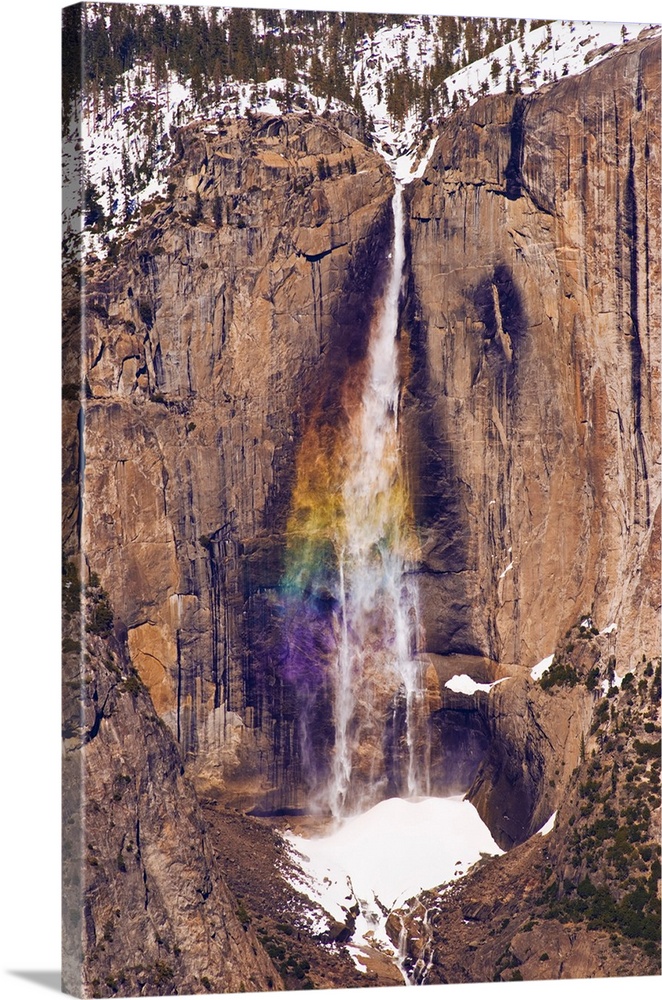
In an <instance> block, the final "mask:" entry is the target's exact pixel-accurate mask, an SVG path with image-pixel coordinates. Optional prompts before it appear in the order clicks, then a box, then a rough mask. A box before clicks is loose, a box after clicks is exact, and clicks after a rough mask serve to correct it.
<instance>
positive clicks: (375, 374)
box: [327, 185, 428, 818]
mask: <svg viewBox="0 0 662 1000" xmlns="http://www.w3.org/2000/svg"><path fill="white" fill-rule="evenodd" d="M393 219H394V238H393V248H392V252H391V255H390V269H389V275H388V281H387V284H386V288H385V290H384V293H383V296H382V298H381V302H380V304H379V307H378V312H377V314H376V316H375V320H374V321H373V324H372V328H371V332H370V340H369V345H368V361H367V371H366V376H365V384H364V389H363V398H362V400H361V405H360V407H359V409H358V411H357V413H356V414H355V415H354V417H353V418H352V419H351V427H350V434H349V436H348V439H347V440H348V443H347V454H346V458H345V463H346V464H345V475H344V480H343V486H342V502H343V514H344V516H343V519H342V529H341V534H342V537H339V538H337V539H336V551H337V555H338V563H339V583H338V586H339V610H338V621H337V648H338V655H337V666H336V673H335V678H334V720H333V721H334V726H335V748H334V758H333V768H332V774H331V780H330V784H329V787H328V789H327V796H328V805H329V807H330V809H331V812H332V814H333V815H334V816H335V817H336V818H337V817H339V816H341V815H344V814H346V813H347V812H348V811H353V810H356V809H357V808H361V807H362V806H365V805H371V804H373V802H374V800H375V799H374V794H375V790H376V789H377V788H378V787H379V783H380V781H382V782H383V780H384V775H383V774H375V775H373V776H372V779H373V780H372V781H369V782H367V785H368V787H367V789H366V791H365V792H364V793H363V795H362V794H361V793H360V792H359V791H358V790H356V789H354V790H352V783H353V782H352V778H353V774H354V773H355V770H356V764H355V758H356V757H357V754H358V755H359V756H360V750H361V743H362V740H364V739H365V740H367V741H368V742H369V741H370V739H371V738H372V740H373V743H374V742H375V741H376V740H377V739H378V736H376V735H375V733H374V731H372V732H371V729H372V727H373V726H374V724H375V723H376V722H377V720H376V719H375V714H376V713H375V711H374V709H375V707H376V706H375V705H374V698H375V695H376V694H377V692H378V691H379V690H383V689H384V688H389V689H390V690H392V691H394V692H395V695H396V696H397V697H398V698H399V699H400V700H401V701H403V702H404V713H405V739H406V745H407V750H406V753H407V768H406V779H405V781H406V784H405V787H402V788H401V789H400V792H401V794H405V795H407V796H414V795H420V794H426V792H427V790H428V789H427V765H426V762H425V761H421V760H420V759H419V758H420V756H421V752H420V748H421V743H423V744H425V743H426V740H423V741H421V740H420V739H419V740H418V741H417V739H416V735H415V728H416V715H417V711H418V709H419V708H420V705H421V702H422V698H423V693H422V690H421V677H420V673H421V670H420V665H419V664H418V663H417V661H416V660H415V649H416V645H417V632H418V628H419V624H418V619H419V616H418V607H417V588H416V585H415V582H414V578H413V577H412V576H411V575H410V574H408V570H409V569H410V568H411V563H412V559H413V554H414V545H413V533H412V529H411V528H410V527H409V523H408V517H407V499H406V489H405V483H404V472H403V468H402V457H401V448H400V441H399V428H398V407H399V395H400V372H399V360H398V353H399V344H398V319H399V299H400V290H401V284H402V275H403V268H404V261H405V239H404V209H403V197H402V189H401V187H400V186H399V185H397V187H396V192H395V195H394V198H393ZM371 716H372V718H371ZM382 719H383V716H382ZM372 749H373V753H372V761H373V767H374V761H375V758H378V756H379V755H378V754H376V753H375V752H374V751H375V747H374V746H373V748H372ZM417 751H418V752H417ZM422 756H423V757H425V752H423V754H422ZM363 780H364V783H365V775H364V776H363ZM371 798H372V801H370V799H371ZM366 799H367V800H368V801H366Z"/></svg>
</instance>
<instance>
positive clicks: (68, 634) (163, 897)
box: [63, 563, 282, 997]
mask: <svg viewBox="0 0 662 1000" xmlns="http://www.w3.org/2000/svg"><path fill="white" fill-rule="evenodd" d="M66 569H67V572H66V574H65V577H64V585H65V601H64V604H65V640H64V654H65V655H64V688H63V692H64V698H63V707H64V732H63V735H64V747H63V749H64V761H63V763H64V768H63V774H64V794H63V820H64V825H63V889H64V909H63V930H64V964H63V986H64V988H65V989H66V990H67V991H68V992H72V993H74V994H75V995H78V996H88V997H101V996H113V995H115V994H118V993H119V995H121V996H137V995H145V994H149V995H157V996H170V995H173V994H174V993H200V992H204V991H205V990H206V991H214V992H231V993H236V992H240V991H243V990H271V989H282V981H281V978H280V976H279V974H278V973H277V972H276V970H275V968H274V966H273V964H272V962H271V960H270V959H269V958H268V956H267V954H266V952H265V951H264V949H263V948H262V946H261V944H260V943H259V942H258V940H257V938H256V936H255V932H254V930H253V929H252V928H251V927H250V926H249V922H247V921H246V919H245V918H244V917H243V916H242V910H241V907H240V906H239V905H238V903H237V901H236V900H235V899H234V898H233V896H232V894H231V893H230V892H229V891H228V889H227V888H226V886H225V884H224V881H223V877H222V872H220V871H219V869H218V867H217V866H216V865H215V864H214V863H213V860H212V851H211V848H210V845H209V842H208V838H207V836H206V830H205V824H204V822H203V820H202V814H201V812H200V808H199V806H198V802H197V799H196V796H195V792H194V791H193V788H192V786H191V784H190V781H189V780H188V779H187V778H186V777H184V773H183V767H182V760H181V755H180V752H179V748H178V747H177V745H176V743H175V741H174V739H173V737H172V735H171V734H170V732H169V731H168V729H167V727H166V726H165V725H164V723H163V722H162V721H161V720H160V719H159V717H158V716H157V715H155V713H154V708H153V705H152V702H151V700H150V697H149V694H148V693H147V691H146V689H145V688H144V686H143V685H142V684H141V682H140V680H139V679H138V676H137V674H136V672H135V670H134V669H133V667H132V666H131V663H130V662H129V661H128V658H127V656H126V651H125V647H124V646H123V644H122V643H120V642H118V641H117V639H116V638H115V637H114V636H113V635H112V617H111V614H110V611H109V605H108V603H107V598H106V595H105V594H104V592H103V591H102V590H101V589H100V588H99V587H98V586H91V587H88V588H87V589H86V595H85V598H84V601H83V607H84V609H85V624H86V643H85V655H84V658H83V659H82V660H81V655H80V635H81V621H80V615H79V614H78V613H77V610H76V604H77V600H78V580H77V574H76V572H75V570H74V568H73V564H72V563H69V564H68V565H67V567H66Z"/></svg>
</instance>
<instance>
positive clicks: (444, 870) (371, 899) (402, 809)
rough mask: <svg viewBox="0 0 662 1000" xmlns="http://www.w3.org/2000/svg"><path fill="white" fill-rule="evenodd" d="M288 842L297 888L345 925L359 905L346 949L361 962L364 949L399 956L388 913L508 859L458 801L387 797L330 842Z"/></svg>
mask: <svg viewBox="0 0 662 1000" xmlns="http://www.w3.org/2000/svg"><path fill="white" fill-rule="evenodd" d="M285 842H286V844H287V846H288V848H289V852H290V856H291V859H292V862H293V865H294V871H293V872H292V871H291V872H289V873H288V874H287V877H288V880H289V881H290V884H291V885H292V886H293V888H295V889H296V890H297V891H299V892H301V893H303V894H304V895H306V896H308V898H309V899H311V900H312V901H313V902H314V903H317V904H319V906H321V907H322V908H323V910H324V911H325V912H326V914H328V915H329V917H330V918H331V919H332V920H335V921H339V922H340V923H344V922H345V920H346V918H347V915H348V911H349V910H350V909H351V908H352V907H356V905H357V904H358V907H359V912H358V916H357V917H356V929H355V931H354V934H353V937H352V940H351V943H350V946H349V950H350V953H351V954H353V957H354V959H355V961H357V962H359V961H360V956H361V948H362V947H371V946H372V947H377V948H380V949H381V950H384V951H387V952H390V953H391V954H394V953H395V949H394V948H393V945H392V944H391V942H390V940H389V938H388V937H387V934H386V918H387V916H388V913H389V912H390V911H391V910H393V909H395V908H396V907H398V906H402V905H403V903H405V902H406V901H407V900H408V899H411V898H412V897H415V896H416V895H418V894H419V893H420V892H421V891H422V890H423V889H431V888H434V887H435V886H438V885H442V884H444V883H447V882H452V881H454V880H456V879H458V878H460V877H461V876H463V875H465V874H466V873H467V871H468V870H469V868H470V867H471V866H472V865H473V864H475V862H476V861H479V860H480V858H481V856H482V855H499V854H503V851H502V850H501V849H500V848H499V847H498V846H497V844H496V843H495V842H494V840H493V839H492V835H491V834H490V831H489V830H488V828H487V826H486V825H485V824H484V823H483V821H482V820H481V818H480V816H479V815H478V813H477V811H476V810H475V808H474V807H473V806H472V805H471V803H470V802H468V801H467V800H465V799H463V798H462V797H461V796H452V797H450V798H420V799H398V798H393V799H386V800H385V801H383V802H379V803H378V804H377V805H376V806H373V807H372V809H369V810H368V811H367V812H365V813H362V814H361V815H358V816H352V817H350V818H348V819H346V820H344V821H343V822H341V824H340V825H338V826H337V827H335V828H333V829H331V830H330V832H329V833H328V834H327V835H326V836H322V837H317V838H306V837H301V836H295V835H294V834H293V833H287V834H286V835H285ZM327 926H328V921H327V920H325V919H318V920H317V922H316V925H315V930H316V932H317V933H320V934H322V933H323V932H324V931H325V930H326V928H327Z"/></svg>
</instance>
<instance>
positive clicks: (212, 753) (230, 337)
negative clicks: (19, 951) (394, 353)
mask: <svg viewBox="0 0 662 1000" xmlns="http://www.w3.org/2000/svg"><path fill="white" fill-rule="evenodd" d="M392 191H393V181H392V178H391V174H390V172H389V170H388V168H387V167H386V165H385V163H384V161H383V160H382V159H381V158H380V157H379V156H377V155H376V154H374V153H372V152H370V151H369V150H368V149H366V147H364V146H363V145H362V144H361V143H360V142H358V141H357V140H355V139H353V138H351V137H350V136H349V135H347V134H345V133H343V132H341V131H340V130H339V129H338V128H337V127H336V126H335V125H333V124H332V123H330V122H328V121H325V120H322V119H315V118H313V117H312V116H311V115H288V116H286V117H285V118H273V117H272V118H269V117H267V116H264V115H263V116H256V117H254V118H247V119H245V120H232V121H231V122H229V123H227V124H223V123H221V124H220V125H219V124H218V123H217V122H209V123H205V124H202V125H195V126H190V127H187V128H183V129H181V130H180V131H179V132H178V133H177V136H176V154H175V160H174V164H173V169H172V175H171V183H170V187H169V198H168V200H167V201H166V202H161V203H158V204H154V205H153V206H152V207H151V208H152V211H151V214H150V212H149V210H148V211H147V212H146V218H145V220H144V224H143V226H142V228H141V230H140V231H139V232H138V234H137V235H136V237H135V238H133V239H132V240H131V242H130V243H127V244H125V245H124V246H123V247H122V250H121V252H120V253H119V256H117V255H115V259H114V260H113V259H111V260H109V261H107V262H105V263H104V264H98V265H96V266H93V267H92V268H91V269H90V270H89V271H88V272H87V273H86V283H85V291H86V294H85V299H84V303H85V306H84V309H85V312H84V317H85V357H84V359H83V370H84V372H85V385H86V399H85V400H84V403H83V415H82V419H83V421H84V440H85V459H86V466H85V472H84V480H81V485H82V487H83V489H82V498H83V499H82V508H81V507H77V506H76V503H75V497H72V498H71V501H70V503H69V504H68V505H67V513H68V515H69V523H70V525H71V534H70V541H69V551H74V550H75V546H76V544H77V537H76V531H75V526H76V523H77V522H79V524H80V543H81V547H82V550H83V551H84V553H85V557H86V560H87V563H88V565H89V568H90V570H92V571H94V572H96V573H98V574H99V576H100V578H101V582H102V584H103V585H104V587H105V588H106V589H107V590H108V592H109V594H110V595H111V599H112V603H113V606H114V608H115V613H116V619H117V623H118V628H119V629H120V632H121V633H122V634H124V635H126V638H127V643H128V649H129V652H130V655H131V659H132V662H133V663H134V665H135V667H136V669H137V670H138V672H139V674H140V677H141V679H142V681H143V682H144V683H145V685H146V686H147V687H148V689H149V691H150V694H151V697H152V699H153V701H154V705H155V708H156V710H157V712H158V714H159V716H160V717H161V718H162V719H164V720H165V722H166V724H167V725H168V727H169V728H170V730H171V732H172V733H173V734H174V735H175V736H176V738H177V739H178V740H179V742H180V744H181V746H182V748H183V750H184V753H185V756H186V757H187V759H188V761H189V766H190V768H191V773H193V772H194V771H195V773H196V774H197V777H198V780H199V781H200V782H201V783H204V782H211V783H212V784H216V785H218V784H219V783H222V782H223V781H225V782H228V781H230V780H231V778H232V776H233V775H239V776H240V779H241V788H242V791H243V792H245V793H246V794H247V795H248V796H249V797H250V795H253V796H254V795H255V794H256V793H257V791H258V790H263V791H264V790H265V789H267V790H268V789H269V788H271V787H273V788H275V789H277V793H276V794H277V795H281V794H287V791H286V789H287V787H288V786H289V785H291V784H292V783H293V782H294V778H292V774H293V773H294V771H295V769H296V760H295V758H296V753H297V743H298V740H297V737H296V735H295V732H294V727H295V722H294V718H293V711H294V709H293V705H292V704H291V702H292V698H291V695H288V692H287V690H286V689H285V688H284V687H283V683H282V681H281V679H280V678H279V676H278V674H277V669H276V667H277V662H276V660H277V655H276V653H275V652H274V650H275V648H276V647H277V644H278V624H279V607H278V595H277V588H278V584H279V582H280V578H281V575H282V571H283V565H282V563H283V532H284V529H285V524H286V518H287V513H288V505H289V498H290V490H291V486H292V479H293V475H294V462H295V455H296V450H297V446H298V444H299V442H300V440H301V436H302V433H303V430H304V429H305V422H306V419H307V415H309V414H310V413H312V412H313V410H316V411H317V412H318V414H321V416H320V417H319V419H320V420H321V421H322V422H327V423H328V425H329V426H333V424H334V421H337V420H339V419H340V417H339V412H338V410H339V399H340V396H339V393H340V389H341V386H342V383H343V379H344V374H345V372H346V371H347V369H348V367H349V366H350V365H351V364H352V363H354V362H355V361H356V360H357V359H360V358H361V356H362V354H363V352H364V351H365V341H366V335H367V322H368V319H369V311H370V306H371V301H372V297H373V295H372V290H373V286H374V284H375V283H376V282H378V281H379V280H380V275H381V271H382V262H383V260H384V259H385V257H386V251H385V245H386V243H387V242H388V241H389V240H390V236H391V228H392V221H391V213H390V206H389V202H390V197H391V195H392ZM112 256H113V255H112V254H111V258H112ZM76 292H77V290H76V289H74V290H73V294H74V295H75V294H76ZM70 335H71V334H70ZM76 336H77V334H76V332H75V330H74V332H73V338H74V339H75V338H76ZM70 367H72V375H71V376H70V379H71V381H72V382H75V364H72V365H71V366H70ZM68 379H69V376H67V375H66V374H65V382H66V381H68ZM72 405H73V404H72ZM74 421H75V415H74V414H73V413H72V415H71V423H70V428H71V432H72V433H71V434H70V436H69V439H68V440H69V442H70V444H69V448H68V450H67V462H68V464H69V466H70V468H71V472H72V474H74V473H75V472H76V469H77V465H76V460H77V438H76V433H75V431H76V427H75V423H74ZM251 783H252V791H251ZM292 794H294V793H292Z"/></svg>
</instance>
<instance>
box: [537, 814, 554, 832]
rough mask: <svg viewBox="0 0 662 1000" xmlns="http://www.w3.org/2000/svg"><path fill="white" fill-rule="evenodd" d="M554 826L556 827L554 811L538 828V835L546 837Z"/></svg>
mask: <svg viewBox="0 0 662 1000" xmlns="http://www.w3.org/2000/svg"><path fill="white" fill-rule="evenodd" d="M555 825H556V811H554V812H553V813H552V815H551V816H550V817H549V819H548V820H547V822H546V823H545V824H544V825H543V826H541V827H540V829H539V830H538V833H540V834H542V836H543V837H546V836H547V834H548V833H551V832H552V830H553V829H554V826H555Z"/></svg>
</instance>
